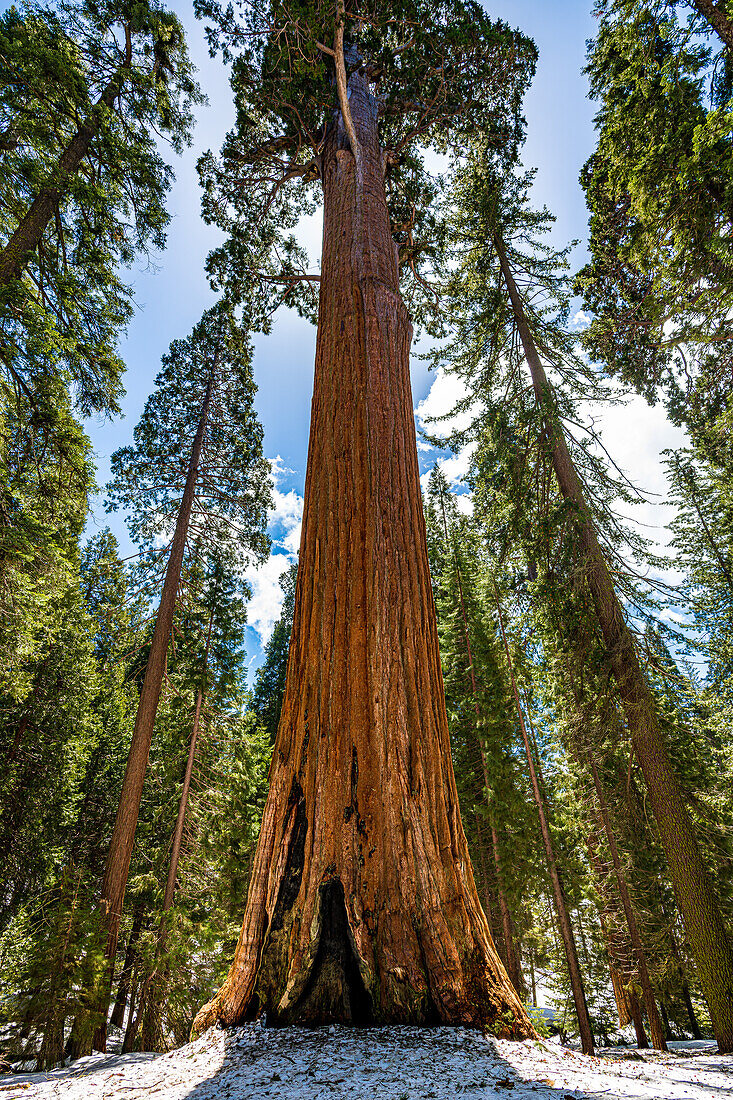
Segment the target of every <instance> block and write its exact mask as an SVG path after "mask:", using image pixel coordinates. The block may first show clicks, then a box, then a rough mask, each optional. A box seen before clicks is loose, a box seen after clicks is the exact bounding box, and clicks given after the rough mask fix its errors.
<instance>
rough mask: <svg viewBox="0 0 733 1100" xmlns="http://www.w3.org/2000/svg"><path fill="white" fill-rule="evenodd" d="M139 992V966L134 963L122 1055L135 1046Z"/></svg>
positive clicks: (138, 1021) (138, 1015)
mask: <svg viewBox="0 0 733 1100" xmlns="http://www.w3.org/2000/svg"><path fill="white" fill-rule="evenodd" d="M139 990H140V972H139V966H138V964H137V963H136V964H135V969H134V970H133V973H132V988H131V990H130V1008H129V1011H128V1014H127V1027H126V1028H125V1038H124V1039H123V1041H122V1053H123V1054H130V1052H131V1051H132V1048H133V1047H134V1045H135V1038H136V1036H137V1029H138V1024H139V1023H140V1013H139V1012H136V1011H135V1010H136V1008H137V998H138V992H139Z"/></svg>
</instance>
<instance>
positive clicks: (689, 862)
mask: <svg viewBox="0 0 733 1100" xmlns="http://www.w3.org/2000/svg"><path fill="white" fill-rule="evenodd" d="M494 243H495V246H496V250H497V254H498V257H499V262H500V264H501V271H502V275H503V277H504V281H505V282H506V285H507V290H508V293H509V297H510V300H511V303H512V308H513V311H514V318H515V322H516V326H517V331H518V333H519V338H520V340H521V343H522V348H523V350H524V355H525V359H526V361H527V365H528V366H529V369H530V373H531V376H532V384H533V387H534V392H535V397H536V400H537V403H538V405H539V406H540V408H541V409H542V410H543V416H544V422H545V430H546V433H547V437H548V441H549V443H550V446H551V447H552V463H553V468H554V471H555V478H556V480H557V485H558V488H559V490H560V493H561V494H562V496H563V497H564V498H565V499H566V500H568V501H571V502H572V504H573V505H574V507H575V508H576V509H577V513H578V521H577V522H578V541H579V549H580V551H581V553H582V555H583V558H584V566H585V574H586V580H587V584H588V589H589V592H590V595H591V598H592V600H593V606H594V608H595V614H596V619H597V622H598V626H599V628H600V631H601V634H602V636H603V639H604V642H605V645H606V648H607V650H608V655H609V659H610V662H611V668H612V670H613V674H614V678H615V680H616V684H617V687H618V692H619V696H620V698H621V703H622V706H623V708H624V713H625V715H626V721H627V723H628V726H629V730H630V732H631V737H632V741H633V745H634V750H635V752H636V756H637V759H638V761H639V764H640V766H641V770H642V773H643V775H644V780H645V782H646V786H647V790H648V791H649V797H650V800H651V804H652V808H653V811H654V817H655V820H656V823H657V828H658V829H659V835H660V839H661V841H662V846H663V848H664V853H665V856H666V859H667V865H668V867H669V872H670V877H671V879H672V884H673V886H674V890H675V895H676V898H677V904H678V905H679V909H680V912H681V914H682V919H683V921H684V924H685V931H686V933H687V938H688V940H689V943H690V947H691V949H692V953H693V955H694V958H695V962H696V964H697V970H698V974H699V977H700V984H701V985H702V987H703V990H704V992H705V997H706V999H707V1002H708V1007H709V1009H710V1018H711V1021H712V1025H713V1031H714V1033H715V1038H716V1039H717V1041H718V1048H719V1050H720V1051H721V1053H726V1052H729V1051H733V943H731V939H730V937H729V934H728V931H727V929H726V927H725V923H724V921H723V917H722V913H721V910H720V905H719V902H718V900H717V898H716V895H715V890H714V888H713V883H712V880H711V878H710V874H709V873H708V869H707V867H706V866H705V861H704V860H703V857H702V853H701V851H700V847H699V845H698V842H697V837H696V835H695V830H694V827H693V824H692V820H691V818H690V814H689V812H688V809H687V805H686V803H685V799H684V796H683V793H682V790H681V788H680V784H679V781H678V779H677V776H676V774H675V771H674V768H673V767H672V763H671V760H670V758H669V752H668V750H667V744H666V740H665V737H664V734H663V732H662V730H661V728H660V725H659V721H658V719H657V712H656V704H655V700H654V695H653V693H652V690H651V688H650V686H649V683H648V682H647V679H646V676H645V675H644V672H643V670H642V668H641V665H640V663H639V657H638V654H637V651H636V645H635V643H634V639H633V636H632V634H631V631H630V630H629V627H628V625H627V623H626V619H625V617H624V612H623V608H622V607H621V604H620V602H619V599H618V596H617V595H616V590H615V586H614V583H613V579H612V577H611V574H610V572H609V569H608V565H607V563H606V559H605V556H604V553H603V550H602V549H601V546H600V544H599V542H598V536H597V534H596V530H595V526H594V523H593V519H592V516H591V513H590V511H589V509H588V505H587V502H586V500H585V493H584V490H583V485H582V483H581V481H580V478H579V476H578V473H577V470H576V468H575V465H574V463H573V460H572V457H571V455H570V452H569V450H568V446H567V442H566V440H565V435H564V433H563V430H562V426H561V424H560V421H559V418H558V416H557V412H556V406H555V402H554V397H553V393H552V387H551V385H550V382H549V381H548V378H547V375H546V374H545V369H544V367H543V365H542V361H541V359H540V356H539V353H538V351H537V346H536V344H535V342H534V339H533V336H532V332H531V329H530V325H529V322H528V320H527V315H526V313H525V311H524V306H523V303H522V298H521V295H520V293H519V290H518V288H517V285H516V283H515V281H514V277H513V275H512V271H511V268H510V267H509V263H508V261H507V257H506V253H505V250H504V247H503V244H502V241H501V240H500V239H499V238H498V237H495V239H494Z"/></svg>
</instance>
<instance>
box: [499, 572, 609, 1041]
mask: <svg viewBox="0 0 733 1100" xmlns="http://www.w3.org/2000/svg"><path fill="white" fill-rule="evenodd" d="M496 610H497V612H498V615H499V629H500V631H501V640H502V642H503V643H504V654H505V656H506V660H507V668H508V670H509V679H510V681H511V685H512V695H513V696H514V705H515V707H516V711H517V721H518V722H519V728H520V730H521V733H522V740H523V742H524V751H525V755H526V757H527V766H528V768H529V779H530V783H531V785H532V796H533V798H534V803H535V806H536V807H537V816H538V818H539V823H540V833H541V834H542V843H543V845H544V849H545V858H546V859H547V870H548V872H549V874H550V882H551V884H552V896H553V898H554V901H555V909H556V910H557V920H558V924H559V925H560V935H561V936H562V942H563V947H564V949H565V958H566V960H567V964H568V974H569V975H570V987H571V989H572V991H573V1001H574V1003H575V1014H576V1016H577V1017H578V1030H579V1032H580V1045H581V1048H582V1051H583V1054H593V1053H594V1051H595V1044H594V1040H593V1029H592V1027H591V1022H590V1014H589V1012H588V1004H587V1002H586V999H585V986H584V985H583V975H582V974H581V971H580V962H579V961H578V949H577V947H576V944H575V933H574V932H573V925H572V921H571V920H570V912H569V910H568V904H567V901H566V899H565V891H564V889H563V884H562V878H561V877H560V868H559V866H558V862H557V857H556V855H555V846H554V844H553V841H552V833H551V832H550V825H549V822H548V820H547V807H546V805H545V798H544V795H543V792H542V789H541V788H540V784H539V779H538V777H537V770H536V768H535V763H534V757H533V755H532V749H531V747H530V743H529V735H528V734H527V727H526V725H525V722H524V713H523V711H522V704H521V701H520V698H519V691H518V690H517V681H516V679H515V677H514V664H513V662H512V655H511V653H510V651H509V644H508V642H507V638H506V634H505V632H504V617H503V615H502V613H501V605H500V604H499V597H498V593H497V597H496Z"/></svg>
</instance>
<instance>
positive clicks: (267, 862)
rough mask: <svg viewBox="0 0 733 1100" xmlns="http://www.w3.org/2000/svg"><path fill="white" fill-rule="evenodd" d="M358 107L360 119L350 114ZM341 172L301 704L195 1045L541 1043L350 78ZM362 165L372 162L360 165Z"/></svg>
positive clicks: (326, 178)
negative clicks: (302, 1025)
mask: <svg viewBox="0 0 733 1100" xmlns="http://www.w3.org/2000/svg"><path fill="white" fill-rule="evenodd" d="M344 102H345V99H344ZM348 108H349V113H350V118H351V121H352V122H353V126H352V125H351V124H349V128H350V129H352V131H353V132H354V133H355V134H356V135H358V144H357V147H356V149H354V151H353V152H352V149H351V148H350V147H349V142H348V138H347V129H346V121H348V120H344V118H343V117H342V115H341V112H340V111H339V112H336V114H335V116H334V119H333V121H332V122H331V123H329V126H328V130H327V133H326V136H325V143H324V149H323V153H322V156H321V178H322V183H323V194H324V219H323V256H322V265H321V284H320V306H319V321H318V339H317V346H316V370H315V384H314V396H313V403H312V417H311V434H310V444H309V450H308V469H307V474H306V484H305V501H304V513H303V531H302V537H301V547H300V567H299V569H298V581H297V588H296V597H295V618H294V624H293V634H292V639H291V644H290V655H289V660H288V676H287V686H286V689H285V698H284V700H283V707H282V714H281V718H280V725H279V728H278V733H277V737H276V741H275V749H274V754H273V765H272V769H271V773H270V791H269V795H268V799H267V803H266V806H265V811H264V815H263V820H262V828H261V831H260V837H259V841H258V847H257V854H256V857H255V863H254V868H253V873H252V882H251V885H250V890H249V897H248V901H247V909H246V913H245V917H244V924H243V928H242V932H241V935H240V939H239V944H238V946H237V951H236V955H235V960H234V964H233V966H232V969H231V971H230V973H229V977H228V978H227V980H226V982H225V984H224V986H223V987H222V989H221V990H220V992H219V994H218V995H217V996H216V997H215V998H214V1000H213V1001H212V1002H210V1004H208V1005H206V1006H205V1007H204V1008H203V1009H202V1010H201V1012H200V1013H199V1015H198V1017H197V1020H196V1022H195V1024H194V1032H198V1031H200V1030H202V1029H203V1028H205V1027H207V1026H209V1025H210V1024H212V1023H213V1022H214V1021H215V1020H216V1019H217V1018H218V1019H220V1020H222V1021H225V1022H227V1023H230V1024H231V1023H234V1022H236V1021H238V1020H241V1019H243V1018H244V1017H246V1016H247V1015H252V1014H254V1013H256V1012H257V1011H261V1010H262V1009H266V1010H267V1014H268V1018H270V1019H273V1020H277V1021H280V1022H290V1021H296V1020H297V1021H301V1022H306V1023H323V1022H326V1021H329V1020H337V1021H347V1022H348V1021H350V1022H353V1023H364V1022H367V1021H374V1022H380V1023H388V1022H395V1023H396V1022H413V1023H425V1022H428V1021H435V1022H437V1021H444V1022H451V1023H456V1024H458V1023H462V1024H466V1025H470V1026H488V1027H492V1028H494V1029H495V1030H499V1031H501V1032H503V1033H504V1034H505V1035H515V1036H519V1035H530V1034H533V1029H532V1025H531V1023H530V1021H529V1019H528V1017H527V1015H526V1013H525V1011H524V1009H523V1007H522V1005H521V1002H520V1001H519V999H518V997H517V995H516V993H515V992H514V990H513V989H512V987H511V985H510V983H509V979H508V978H507V976H506V973H505V971H504V968H503V967H502V965H501V963H500V961H499V958H498V956H497V954H496V951H495V949H494V946H493V944H492V942H491V937H490V934H489V929H488V925H487V923H486V917H485V915H484V913H483V910H482V909H481V905H480V902H479V899H478V894H477V892H476V886H475V883H474V878H473V872H472V869H471V863H470V858H469V854H468V848H467V845H466V839H465V835H464V832H463V828H462V825H461V821H460V815H459V807H458V795H457V791H456V785H455V778H454V775H453V767H452V763H451V754H450V742H449V737H448V723H447V717H446V711H445V700H444V694H443V681H442V674H441V669H440V655H439V652H438V637H437V628H436V621H435V608H434V604H433V597H432V591H431V585H430V576H429V565H428V556H427V540H426V535H425V522H424V518H423V513H422V500H421V493H420V481H419V470H418V462H417V446H416V439H415V427H414V415H413V408H412V397H411V392H410V375H409V348H410V341H411V334H412V329H411V324H410V319H409V315H408V313H407V309H406V308H405V305H404V302H403V301H402V298H401V296H400V293H399V277H398V268H397V249H396V247H395V244H394V241H393V239H392V235H391V229H390V223H389V215H388V210H387V203H386V195H385V184H384V175H383V157H382V150H381V148H380V146H379V142H378V136H377V112H378V106H377V103H376V101H375V99H374V98H373V96H372V95H371V93H370V90H369V86H368V84H367V81H366V79H365V77H364V76H363V75H362V74H361V72H355V73H353V74H352V75H351V76H350V77H349V98H348ZM355 153H357V154H358V156H355V155H354V154H355Z"/></svg>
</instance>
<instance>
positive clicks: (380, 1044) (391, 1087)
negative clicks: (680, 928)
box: [0, 1023, 733, 1100]
mask: <svg viewBox="0 0 733 1100" xmlns="http://www.w3.org/2000/svg"><path fill="white" fill-rule="evenodd" d="M21 1096H22V1097H27V1098H29V1100H31V1098H32V1100H51V1098H53V1100H55V1098H57V1097H58V1098H61V1097H63V1100H134V1098H137V1097H148V1096H150V1097H151V1098H154V1100H240V1098H241V1100H259V1098H263V1100H264V1098H265V1097H272V1098H273V1100H342V1098H343V1100H347V1098H348V1100H458V1098H461V1100H496V1098H502V1100H504V1098H506V1097H511V1098H512V1100H530V1098H531V1100H545V1098H547V1100H550V1098H552V1100H571V1098H572V1100H584V1098H587V1100H596V1098H598V1100H601V1098H602V1100H614V1098H616V1097H618V1098H620V1100H657V1098H659V1100H712V1098H716V1100H724V1098H727V1097H733V1055H727V1056H725V1055H722V1056H721V1055H719V1054H717V1053H716V1051H715V1046H714V1044H712V1043H705V1042H700V1043H681V1044H677V1045H676V1049H674V1050H673V1052H672V1053H670V1054H659V1053H654V1052H650V1051H643V1052H639V1051H636V1050H630V1049H628V1048H610V1049H608V1050H604V1051H603V1053H602V1056H600V1057H597V1058H586V1057H585V1056H583V1055H581V1054H579V1053H577V1052H575V1051H572V1050H568V1049H567V1048H563V1047H561V1046H559V1045H557V1044H556V1043H553V1042H548V1041H546V1040H541V1041H535V1042H532V1041H529V1040H528V1041H527V1042H524V1043H510V1042H505V1041H499V1040H495V1039H486V1038H484V1037H483V1036H481V1035H480V1034H478V1033H477V1032H473V1031H466V1030H464V1029H462V1028H447V1027H442V1028H432V1029H429V1030H428V1029H421V1028H413V1027H393V1028H374V1029H368V1030H359V1031H355V1030H352V1029H347V1028H342V1027H339V1028H320V1029H318V1030H305V1029H303V1028H294V1027H291V1028H282V1029H277V1030H276V1029H274V1028H266V1027H263V1026H262V1025H261V1024H259V1023H255V1024H248V1025H247V1026H245V1027H242V1028H238V1029H236V1030H234V1031H222V1030H220V1029H214V1028H212V1029H211V1030H210V1031H207V1032H206V1033H205V1034H204V1035H202V1036H201V1037H200V1038H199V1039H197V1040H196V1042H195V1043H190V1044H188V1046H184V1047H180V1048H179V1049H178V1050H174V1051H171V1052H170V1053H169V1054H129V1055H125V1056H120V1055H102V1054H96V1055H93V1056H92V1057H91V1058H83V1059H80V1060H79V1061H78V1062H74V1063H72V1064H71V1065H70V1066H68V1067H66V1068H63V1069H57V1070H54V1071H52V1072H50V1073H45V1074H39V1073H32V1074H31V1073H26V1074H15V1075H14V1076H12V1077H10V1076H6V1077H0V1100H10V1098H11V1097H12V1098H14V1097H21Z"/></svg>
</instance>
